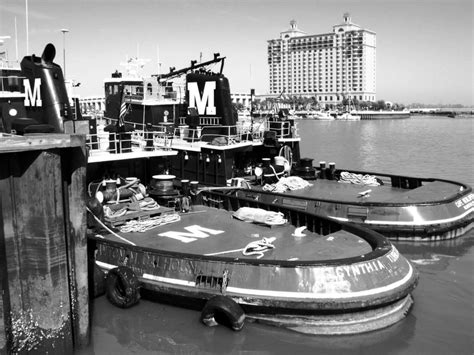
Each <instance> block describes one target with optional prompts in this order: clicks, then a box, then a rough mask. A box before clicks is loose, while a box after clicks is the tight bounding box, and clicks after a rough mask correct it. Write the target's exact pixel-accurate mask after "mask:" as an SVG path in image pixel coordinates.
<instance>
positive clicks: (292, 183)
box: [263, 176, 311, 192]
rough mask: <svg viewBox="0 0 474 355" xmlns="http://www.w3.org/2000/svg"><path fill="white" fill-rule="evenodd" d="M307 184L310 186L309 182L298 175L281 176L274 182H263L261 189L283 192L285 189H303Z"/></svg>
mask: <svg viewBox="0 0 474 355" xmlns="http://www.w3.org/2000/svg"><path fill="white" fill-rule="evenodd" d="M307 186H311V184H310V183H309V182H308V181H306V180H304V179H302V178H300V177H299V176H288V177H282V178H281V179H280V180H279V181H278V182H276V183H275V184H265V185H264V186H263V190H264V191H270V192H285V191H287V190H291V191H293V190H300V189H304V188H305V187H307Z"/></svg>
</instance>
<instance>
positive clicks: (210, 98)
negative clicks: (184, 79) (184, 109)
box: [188, 81, 216, 115]
mask: <svg viewBox="0 0 474 355" xmlns="http://www.w3.org/2000/svg"><path fill="white" fill-rule="evenodd" d="M215 91H216V82H215V81H206V82H205V84H204V90H203V91H202V97H201V94H200V93H199V87H198V83H197V82H190V83H189V82H188V92H189V107H196V108H197V111H198V113H199V114H200V115H204V114H206V115H215V114H216V106H215V103H214V93H215Z"/></svg>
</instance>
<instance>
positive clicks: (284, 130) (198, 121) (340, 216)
mask: <svg viewBox="0 0 474 355" xmlns="http://www.w3.org/2000/svg"><path fill="white" fill-rule="evenodd" d="M218 63H220V64H221V67H220V71H219V72H218V73H211V72H210V71H209V70H208V69H207V68H206V67H207V66H209V65H210V64H213V65H214V64H218ZM223 63H224V58H221V57H219V56H218V55H215V58H214V59H213V60H211V61H208V62H205V63H202V64H196V62H194V61H193V62H192V63H191V66H190V67H188V68H184V69H182V70H179V71H175V70H172V71H170V72H169V73H167V74H162V75H157V76H155V77H154V81H155V83H154V84H150V80H151V79H141V80H137V79H135V81H133V82H132V81H130V80H128V79H122V80H121V79H120V78H117V75H116V77H115V78H114V79H113V83H114V84H113V85H115V86H114V87H113V88H111V86H110V85H111V84H110V82H109V81H107V82H106V111H105V112H106V115H105V116H106V117H109V121H111V122H112V121H116V120H117V116H118V112H119V109H120V107H121V103H123V102H125V103H127V104H128V105H129V106H130V107H132V108H131V110H129V111H127V114H126V115H125V116H124V120H125V122H126V123H128V124H130V125H132V126H133V127H134V130H135V131H134V133H133V134H132V135H131V136H132V138H129V140H128V142H129V145H130V144H132V143H134V142H135V143H136V141H137V139H135V141H134V140H133V137H134V136H135V137H138V141H139V142H141V143H138V145H141V146H142V147H145V148H144V150H147V149H148V150H153V149H169V150H172V151H173V152H175V154H176V155H175V156H174V157H171V158H170V160H169V162H168V163H167V164H168V166H167V169H168V172H169V173H170V174H172V175H174V176H175V177H176V178H177V181H179V180H182V179H186V180H191V181H199V183H201V184H203V185H208V186H226V185H230V184H231V181H234V184H236V185H238V186H239V187H240V186H245V187H246V188H247V189H246V190H241V189H240V190H239V189H235V190H234V191H233V192H231V191H229V192H228V193H234V194H235V195H236V196H237V197H246V198H251V199H254V200H257V201H264V202H271V203H273V204H276V205H281V206H285V207H294V208H299V209H302V210H304V211H308V212H314V213H317V214H323V215H326V216H328V217H330V218H332V219H334V220H337V221H341V222H350V223H354V224H356V225H359V226H365V227H368V228H371V229H373V230H375V231H378V232H380V233H382V234H384V235H385V236H387V237H388V238H390V239H393V240H412V241H439V240H444V239H452V238H456V237H459V236H461V235H463V234H464V233H466V232H467V231H469V230H470V229H471V228H472V226H473V225H474V224H473V221H474V194H473V192H472V188H471V187H470V186H468V185H465V184H463V183H459V182H456V181H448V180H442V179H431V178H419V177H412V176H400V175H393V174H383V173H377V172H366V171H353V170H347V169H343V168H341V167H337V168H336V166H335V164H334V163H331V162H329V163H327V162H319V165H316V166H314V165H313V163H312V161H313V159H311V158H301V157H300V149H299V143H300V140H301V138H300V136H299V134H298V126H297V124H298V123H297V122H296V121H295V120H292V119H289V117H288V115H285V113H284V112H282V111H280V112H279V113H278V114H276V113H275V114H270V115H266V116H252V117H250V118H248V117H247V118H246V119H243V120H239V119H238V116H237V114H236V113H235V112H234V111H233V110H232V106H231V99H230V87H229V83H228V81H227V79H226V78H225V77H224V76H223V75H222V68H223ZM178 76H184V77H185V78H186V81H185V83H184V84H183V85H182V86H181V89H179V90H178V89H172V87H173V85H174V84H173V83H171V82H170V79H174V78H177V77H178ZM147 88H149V91H148V92H149V94H150V95H152V97H151V96H150V97H148V96H146V95H141V96H140V95H138V96H137V93H145V92H146V91H147ZM155 89H156V90H155ZM183 91H184V92H185V93H184V95H183V94H182V95H178V93H179V92H181V93H182V92H183ZM121 92H122V93H123V92H131V93H133V92H134V93H135V94H134V96H133V95H132V96H130V95H120V93H121ZM112 93H115V94H112ZM166 95H168V96H169V97H172V98H178V97H182V99H181V100H178V99H176V100H175V101H173V104H172V105H170V99H164V96H166ZM160 98H161V99H160ZM109 113H110V115H109ZM110 117H114V118H110ZM130 142H131V143H130ZM106 146H108V145H107V144H106ZM95 154H97V152H96V151H94V150H93V149H91V157H94V155H95ZM118 155H119V154H118ZM118 155H117V154H115V156H117V158H118ZM111 159H113V158H111ZM298 177H299V178H302V179H304V180H305V181H304V182H301V181H298V182H296V178H298ZM288 178H290V180H288ZM288 181H290V182H288ZM278 184H279V185H282V186H279V185H278ZM281 187H283V188H281Z"/></svg>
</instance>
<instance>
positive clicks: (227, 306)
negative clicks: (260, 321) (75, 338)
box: [201, 295, 245, 331]
mask: <svg viewBox="0 0 474 355" xmlns="http://www.w3.org/2000/svg"><path fill="white" fill-rule="evenodd" d="M216 317H217V319H222V318H221V317H223V318H224V320H225V321H226V322H228V324H229V326H230V327H231V328H232V329H233V330H235V331H238V330H241V329H242V328H243V326H244V321H245V313H244V311H243V310H242V307H240V305H239V304H238V303H237V302H235V301H234V300H233V299H232V298H230V297H226V296H221V295H219V296H214V297H212V298H211V299H210V300H209V301H207V303H206V305H205V306H204V308H203V310H202V312H201V322H203V323H204V324H205V325H207V326H209V327H213V326H216V325H218V324H219V323H218V321H217V320H216Z"/></svg>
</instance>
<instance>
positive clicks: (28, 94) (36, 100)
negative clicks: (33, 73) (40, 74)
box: [23, 78, 43, 107]
mask: <svg viewBox="0 0 474 355" xmlns="http://www.w3.org/2000/svg"><path fill="white" fill-rule="evenodd" d="M23 85H24V87H25V101H24V103H25V106H37V107H40V106H41V105H42V104H43V102H42V101H41V79H40V78H35V86H34V88H33V91H31V86H30V81H29V80H28V79H23Z"/></svg>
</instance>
